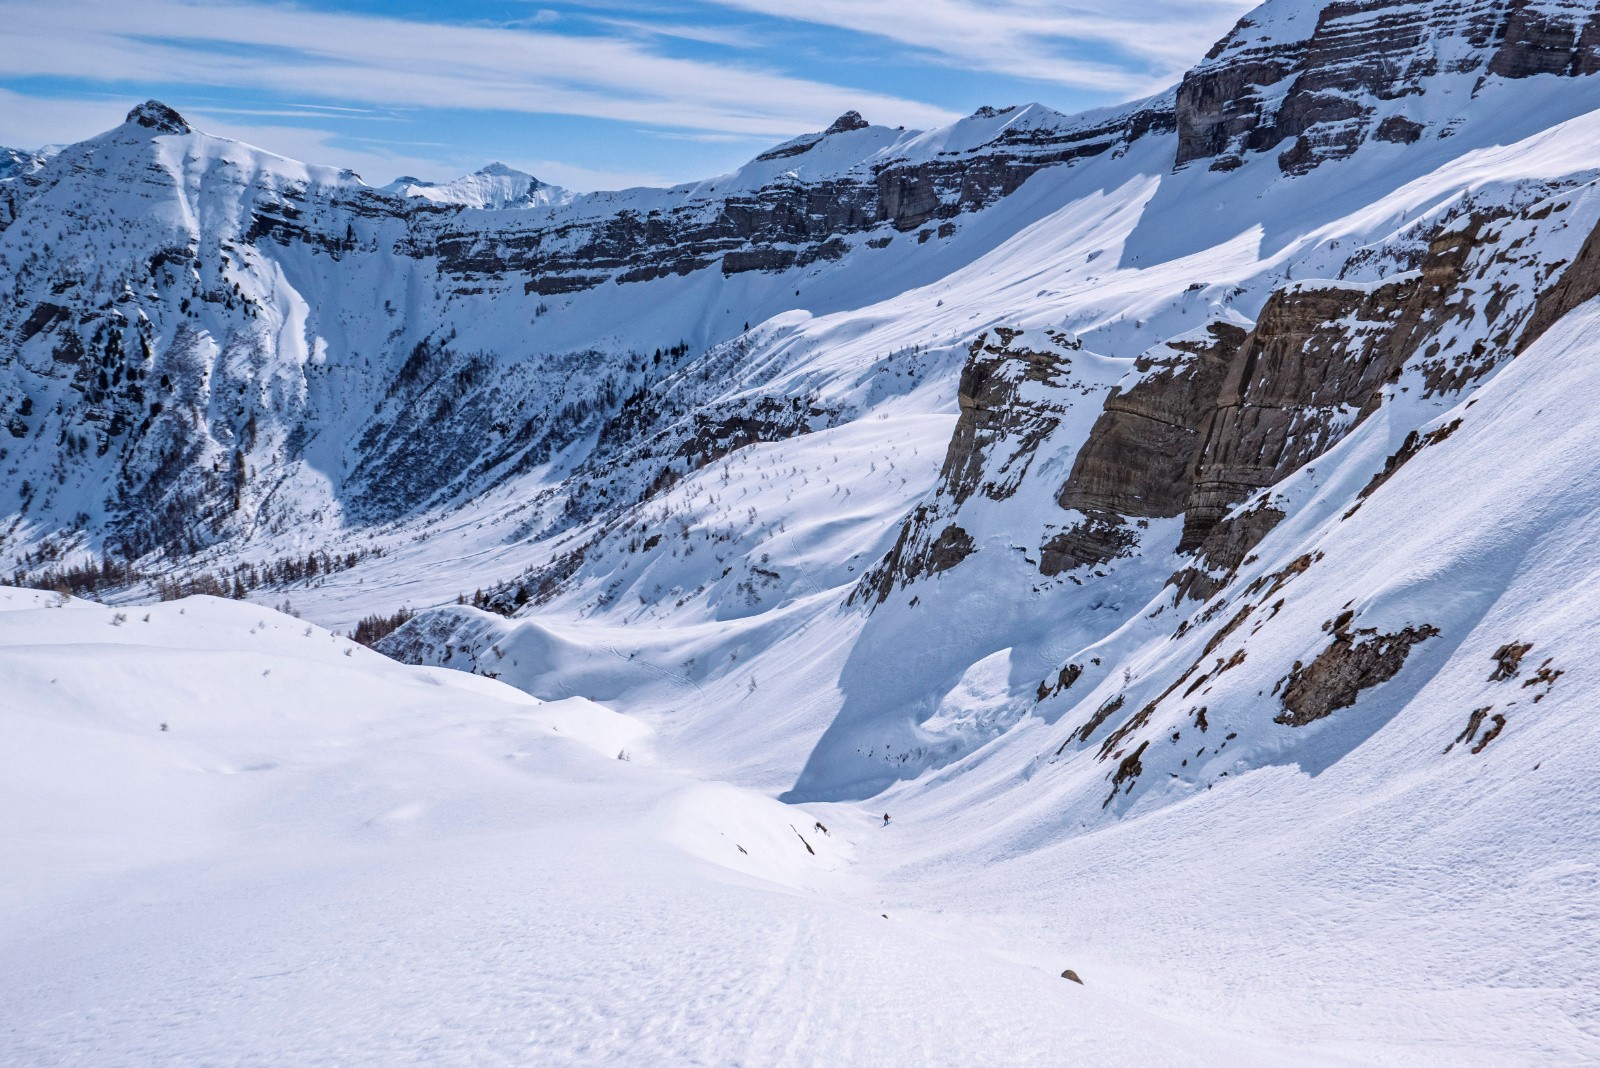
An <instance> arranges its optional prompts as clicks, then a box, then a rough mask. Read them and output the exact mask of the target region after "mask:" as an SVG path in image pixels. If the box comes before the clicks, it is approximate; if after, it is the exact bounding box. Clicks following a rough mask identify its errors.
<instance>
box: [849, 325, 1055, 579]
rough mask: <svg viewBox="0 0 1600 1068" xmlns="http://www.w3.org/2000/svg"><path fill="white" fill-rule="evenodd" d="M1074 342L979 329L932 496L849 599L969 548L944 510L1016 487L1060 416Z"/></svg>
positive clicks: (944, 563)
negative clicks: (991, 333) (981, 332)
mask: <svg viewBox="0 0 1600 1068" xmlns="http://www.w3.org/2000/svg"><path fill="white" fill-rule="evenodd" d="M1079 348H1081V345H1080V344H1079V342H1077V341H1075V340H1073V339H1072V338H1069V337H1067V336H1066V335H1063V334H1055V333H1044V334H1039V335H1032V334H1024V332H1023V331H1021V330H1012V329H1009V328H1007V327H999V328H997V329H996V330H995V331H994V332H993V335H992V336H991V335H990V334H989V333H984V334H981V335H979V336H978V338H977V340H975V341H974V342H973V343H972V345H971V347H970V348H969V349H968V352H967V363H966V366H965V367H964V368H963V369H962V372H961V385H960V390H959V395H958V403H959V406H960V412H961V414H960V416H959V417H958V418H957V420H956V429H955V432H954V433H953V434H952V435H951V438H950V445H949V447H948V448H947V449H946V450H945V458H944V466H943V467H942V468H941V470H940V473H939V486H938V489H937V493H936V498H935V500H936V504H935V505H934V506H929V505H923V506H922V507H920V508H918V509H917V510H916V511H915V512H913V513H912V514H911V516H910V517H909V518H907V519H906V521H905V523H904V525H903V526H902V527H901V529H900V535H899V537H898V539H897V540H896V542H895V546H894V548H893V549H892V550H890V552H889V554H888V555H887V556H886V557H884V559H883V560H882V561H881V562H880V563H879V564H878V565H877V566H876V567H874V568H873V569H872V570H871V571H868V572H867V573H866V574H865V575H864V576H862V579H861V583H860V585H859V586H857V588H856V591H855V592H854V593H852V595H851V599H852V600H855V599H856V598H857V597H865V598H866V599H868V600H869V601H871V602H872V603H876V604H881V603H882V602H883V601H884V600H886V599H887V598H888V596H889V594H890V593H892V592H893V591H894V590H895V589H896V588H898V587H902V586H904V585H906V584H908V583H910V582H912V581H915V580H916V579H917V578H918V577H919V576H923V575H932V574H937V573H938V572H940V571H944V570H948V569H949V568H951V567H954V566H955V565H956V564H958V563H960V562H961V560H963V559H965V558H966V557H967V556H968V555H970V554H971V553H972V552H973V551H974V549H975V546H974V545H973V542H972V539H971V537H970V536H969V535H968V534H967V532H966V531H965V530H963V529H962V528H960V527H958V526H954V525H951V524H949V523H948V519H949V517H950V516H951V515H953V514H954V513H955V512H957V511H958V510H959V509H960V508H961V506H962V505H964V504H965V503H967V502H968V501H969V500H971V499H972V498H973V497H974V496H976V495H978V494H979V493H980V492H981V493H982V495H983V496H984V497H987V498H988V499H990V500H994V501H1001V500H1005V499H1006V498H1008V497H1010V496H1011V495H1012V494H1013V493H1015V492H1016V490H1017V487H1018V485H1019V484H1020V483H1021V481H1022V479H1023V476H1024V475H1026V474H1027V472H1028V468H1029V467H1030V466H1031V465H1032V463H1033V460H1034V456H1035V453H1036V451H1037V450H1038V447H1039V445H1040V443H1041V442H1042V441H1043V440H1044V439H1045V438H1046V437H1048V436H1049V435H1050V433H1051V432H1052V431H1054V430H1055V429H1056V428H1057V427H1058V426H1059V425H1060V423H1061V414H1062V412H1063V411H1064V406H1063V404H1062V402H1061V400H1060V398H1059V396H1058V395H1057V394H1058V391H1060V390H1062V389H1064V388H1067V386H1068V385H1069V383H1070V377H1069V376H1070V371H1071V367H1072V357H1071V354H1072V353H1073V352H1075V351H1077V350H1078V349H1079ZM935 529H938V530H939V531H940V532H939V534H938V535H937V536H935V535H934V533H933V532H934V530H935Z"/></svg>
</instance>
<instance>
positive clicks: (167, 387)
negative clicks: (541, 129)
mask: <svg viewBox="0 0 1600 1068" xmlns="http://www.w3.org/2000/svg"><path fill="white" fill-rule="evenodd" d="M1597 181H1600V3H1596V2H1591V0H1514V2H1510V3H1507V2H1504V0H1437V2H1431V3H1430V2H1423V0H1373V2H1371V3H1365V4H1348V3H1337V4H1326V5H1325V4H1323V3H1321V2H1318V0H1268V2H1267V3H1265V4H1263V5H1262V6H1261V7H1260V8H1258V9H1257V10H1255V11H1254V12H1252V13H1251V14H1249V15H1248V16H1246V17H1245V18H1244V19H1243V20H1241V21H1240V23H1239V24H1238V26H1237V27H1236V28H1235V29H1234V30H1233V31H1232V32H1231V33H1230V34H1229V35H1228V36H1227V37H1226V38H1224V40H1222V41H1220V42H1218V44H1217V45H1216V47H1214V48H1213V49H1212V50H1211V51H1210V52H1209V53H1208V55H1207V56H1206V57H1205V58H1204V59H1203V60H1201V61H1200V62H1199V63H1198V64H1197V65H1196V66H1195V67H1194V68H1193V69H1192V70H1191V71H1190V72H1189V73H1188V74H1187V75H1185V77H1184V78H1183V80H1182V82H1181V83H1180V84H1179V85H1177V86H1175V87H1173V89H1172V90H1170V91H1168V92H1166V93H1162V94H1158V95H1156V96H1154V97H1151V98H1149V99H1147V100H1142V101H1136V102H1133V103H1130V104H1127V105H1124V106H1121V107H1117V108H1110V109H1105V110H1101V111H1096V112H1090V113H1085V114H1082V115H1073V116H1069V115H1063V114H1060V113H1057V112H1054V111H1052V110H1050V109H1048V108H1045V107H1042V106H1040V105H1027V106H1020V107H1013V108H1005V109H999V108H982V109H980V110H979V111H977V112H976V113H974V114H973V115H972V116H970V117H968V118H966V119H963V120H961V121H959V122H957V123H955V124H953V125H951V126H949V127H946V128H943V129H938V130H932V131H913V130H904V129H893V128H887V127H882V126H875V125H872V124H870V123H869V122H867V121H866V120H865V119H863V118H862V117H861V116H860V115H857V114H855V113H854V112H851V113H847V114H846V115H844V116H841V117H840V118H839V120H838V121H836V122H835V123H833V124H832V126H830V127H829V128H828V129H826V130H824V131H820V132H818V133H815V134H810V135H806V136H803V137H799V138H796V139H794V140H791V141H789V142H785V143H784V144H781V145H777V146H775V147H774V148H772V149H770V150H769V151H766V152H763V153H762V154H760V155H759V156H757V157H756V158H755V159H754V160H752V161H750V162H749V163H748V164H747V165H745V166H744V167H742V168H741V169H739V170H738V171H736V172H734V173H732V174H727V175H721V176H718V177H715V178H710V179H707V180H705V181H703V182H698V183H692V184H688V185H683V186H677V187H673V188H670V189H630V190H622V191H615V192H600V193H573V192H570V191H567V190H563V189H559V188H556V187H554V186H550V185H547V184H545V183H543V182H540V181H539V180H538V179H536V178H535V177H533V176H531V175H527V174H523V173H521V172H518V171H514V170H512V169H511V168H508V167H504V166H502V165H499V164H492V165H490V166H488V167H485V168H484V169H483V170H481V171H479V172H477V173H476V174H473V175H469V176H467V177H464V178H462V179H459V180H457V181H455V182H450V183H444V184H439V185H431V184H428V183H423V182H419V181H417V180H415V179H411V178H400V179H397V180H395V181H393V182H390V183H388V184H387V185H382V186H377V185H369V184H368V183H367V182H366V181H364V180H363V179H362V178H361V177H360V176H357V175H355V174H353V173H351V172H349V171H340V170H337V169H332V168H325V167H318V166H310V165H306V164H302V163H298V162H295V161H292V160H288V159H284V158H281V157H278V156H274V155H272V154H270V153H267V152H263V151H261V150H258V149H255V148H252V147H250V146H248V145H244V144H241V143H239V142H235V141H230V140H225V139H222V138H218V137H213V136H210V135H207V134H205V133H202V132H199V131H197V130H195V129H193V128H192V127H191V126H190V124H189V123H188V122H187V121H186V120H185V119H184V118H183V117H182V116H181V115H179V114H178V113H177V112H176V111H174V110H173V109H171V108H169V107H166V106H165V105H162V104H159V103H157V102H154V101H151V102H147V103H145V104H141V105H139V106H138V107H135V108H134V109H133V111H132V112H130V114H129V116H128V121H127V122H125V123H124V124H123V125H121V126H119V127H118V128H116V129H114V130H111V131H108V132H107V133H105V134H102V135H100V136H98V137H95V138H91V139H90V140H88V141H84V142H81V143H78V144H74V145H68V146H65V147H61V148H54V147H52V148H51V149H50V150H49V151H23V150H3V152H0V567H3V568H4V571H3V573H4V574H5V575H6V576H7V578H8V579H9V582H10V584H9V585H7V586H5V587H0V730H3V738H4V744H0V1063H5V1064H27V1065H35V1064H40V1065H43V1064H68V1063H71V1064H108V1065H109V1064H116V1065H122V1064H144V1063H180V1064H190V1063H194V1064H223V1063H293V1064H367V1063H371V1064H393V1063H472V1064H481V1063H515V1064H596V1063H628V1064H719V1065H720V1064H751V1065H766V1064H774V1065H788V1064H795V1065H811V1064H815V1065H830V1066H831V1065H841V1064H870V1065H883V1064H951V1065H967V1064H1041V1063H1049V1064H1089V1065H1103V1064H1123V1063H1128V1064H1133V1063H1138V1064H1147V1063H1177V1064H1191V1063H1198V1064H1219V1065H1220V1064H1229V1065H1232V1064H1241V1063H1243V1064H1253V1063H1260V1064H1271V1065H1281V1064H1286V1063H1291V1064H1396V1065H1413V1064H1452V1065H1455V1064H1485V1065H1491V1064H1492V1065H1504V1064H1579V1063H1600V773H1597V768H1600V718H1597V717H1596V715H1595V709H1596V708H1597V707H1600V670H1597V668H1596V666H1595V663H1596V657H1595V655H1594V654H1595V652H1596V650H1597V649H1600V562H1597V560H1596V557H1595V553H1594V550H1593V548H1592V547H1593V546H1594V545H1596V544H1600V186H1597ZM354 638H360V639H361V640H360V641H359V642H358V641H356V640H353V639H354ZM1068 973H1070V974H1068Z"/></svg>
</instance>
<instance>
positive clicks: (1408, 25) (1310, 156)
mask: <svg viewBox="0 0 1600 1068" xmlns="http://www.w3.org/2000/svg"><path fill="white" fill-rule="evenodd" d="M1302 26H1303V27H1304V29H1303V30H1302V29H1300V27H1302ZM1597 69H1600V24H1597V21H1596V14H1595V12H1594V10H1593V8H1592V5H1588V4H1581V3H1565V2H1561V0H1513V2H1511V3H1505V2H1503V0H1445V2H1442V3H1435V2H1430V0H1376V2H1370V0H1369V2H1366V3H1357V2H1340V3H1331V4H1326V5H1322V4H1317V5H1315V6H1313V5H1312V4H1308V3H1306V2H1304V0H1280V2H1278V3H1272V4H1267V5H1264V6H1263V7H1261V8H1259V9H1257V10H1256V11H1254V12H1252V13H1251V14H1250V15H1248V16H1246V17H1245V18H1243V19H1241V20H1240V22H1239V24H1238V25H1237V26H1235V27H1234V29H1233V31H1232V32H1231V33H1229V34H1228V36H1227V37H1225V38H1223V39H1222V40H1221V41H1220V42H1218V44H1217V45H1216V47H1214V48H1213V49H1212V50H1211V52H1210V53H1209V54H1208V55H1207V56H1206V59H1205V61H1204V62H1202V63H1201V64H1199V65H1198V66H1197V67H1195V68H1194V69H1193V70H1191V71H1190V72H1189V73H1188V74H1186V75H1185V76H1184V78H1183V83H1182V85H1181V86H1180V87H1179V89H1178V101H1177V126H1178V154H1177V162H1178V164H1179V165H1180V166H1182V165H1184V164H1188V163H1193V162H1206V163H1207V164H1208V166H1210V167H1211V168H1212V169H1214V170H1232V169H1233V168H1235V167H1238V166H1241V165H1242V163H1243V161H1244V158H1245V156H1246V155H1247V154H1249V153H1254V152H1270V151H1274V150H1278V152H1279V155H1278V163H1279V166H1280V167H1281V168H1282V170H1283V171H1284V172H1285V173H1289V174H1296V173H1303V172H1305V171H1309V170H1311V169H1312V168H1314V167H1317V166H1318V165H1319V164H1321V163H1323V162H1326V161H1328V160H1332V159H1342V158H1344V157H1347V156H1349V155H1351V154H1352V153H1354V152H1355V151H1356V150H1357V149H1358V148H1360V147H1361V145H1362V144H1364V143H1365V142H1367V141H1368V140H1370V139H1374V138H1376V139H1378V140H1382V141H1394V142H1400V143H1410V142H1414V141H1416V140H1418V139H1420V138H1422V137H1424V136H1428V135H1434V136H1437V135H1438V133H1439V128H1435V127H1432V126H1430V118H1431V117H1429V116H1427V115H1426V113H1425V112H1424V111H1422V110H1417V111H1416V112H1415V113H1414V114H1411V113H1408V112H1410V111H1411V110H1412V109H1411V108H1410V102H1411V101H1413V100H1414V99H1415V98H1417V97H1420V96H1422V95H1424V94H1425V93H1426V92H1427V85H1428V83H1430V82H1433V81H1436V80H1438V79H1444V78H1450V77H1452V76H1454V77H1456V78H1458V79H1464V85H1465V87H1467V88H1468V89H1470V87H1471V86H1472V85H1473V84H1474V82H1475V81H1476V80H1480V79H1482V78H1484V77H1490V76H1498V77H1502V78H1526V77H1531V76H1533V75H1536V74H1557V75H1565V76H1576V75H1584V74H1589V73H1593V72H1594V71H1595V70H1597ZM1431 121H1433V122H1437V119H1432V120H1431Z"/></svg>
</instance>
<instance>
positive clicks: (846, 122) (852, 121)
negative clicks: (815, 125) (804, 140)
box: [822, 111, 872, 136]
mask: <svg viewBox="0 0 1600 1068" xmlns="http://www.w3.org/2000/svg"><path fill="white" fill-rule="evenodd" d="M870 125H872V124H871V123H869V122H868V121H867V120H866V119H863V118H862V117H861V112H859V111H847V112H845V113H844V114H843V115H840V116H839V117H838V118H837V119H834V120H833V125H832V126H830V127H828V128H827V129H826V130H823V131H822V133H823V136H827V135H829V134H839V133H849V132H850V131H851V130H865V129H866V128H867V127H868V126H870Z"/></svg>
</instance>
